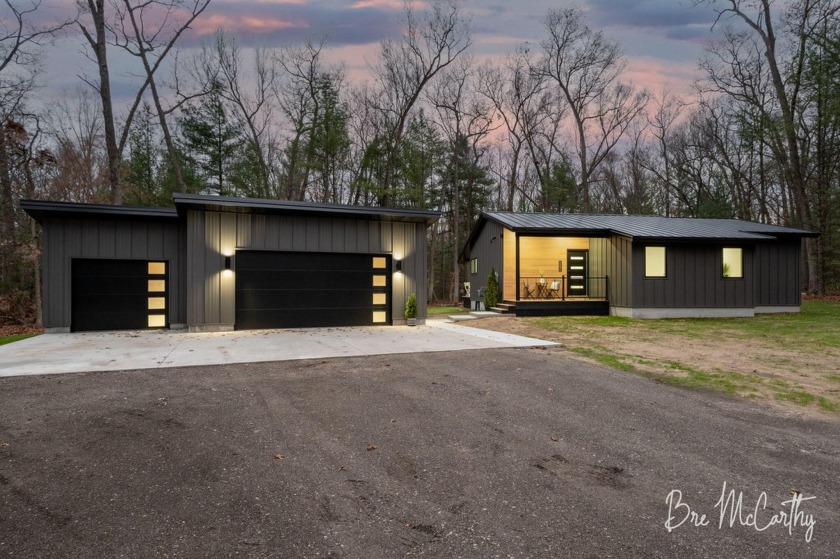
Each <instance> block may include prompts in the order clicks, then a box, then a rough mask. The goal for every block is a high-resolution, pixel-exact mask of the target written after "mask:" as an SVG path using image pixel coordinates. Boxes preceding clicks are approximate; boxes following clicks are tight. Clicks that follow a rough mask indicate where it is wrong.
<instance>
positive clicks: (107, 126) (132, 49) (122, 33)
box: [77, 0, 210, 204]
mask: <svg viewBox="0 0 840 559" xmlns="http://www.w3.org/2000/svg"><path fill="white" fill-rule="evenodd" d="M209 2H210V0H192V1H190V0H145V1H142V2H139V3H132V2H131V0H108V1H107V2H106V0H84V3H82V2H81V1H80V2H79V10H80V13H79V15H78V17H77V25H78V26H79V29H80V30H81V31H82V34H83V35H84V37H85V39H86V40H87V43H88V45H89V46H90V49H91V51H92V54H91V55H90V56H89V58H90V59H91V60H92V61H93V62H94V63H96V65H97V67H98V69H99V72H98V78H97V79H90V78H85V77H82V80H83V81H84V82H85V83H87V84H88V85H89V86H90V87H91V88H93V89H94V90H95V91H97V92H98V93H99V98H100V102H101V104H102V116H103V126H104V130H105V146H106V149H107V152H108V178H109V184H110V187H111V196H112V202H113V203H115V204H121V203H122V197H123V189H122V185H121V174H120V173H121V163H122V154H123V152H124V150H125V146H126V144H127V143H128V136H129V131H130V129H131V123H132V121H133V118H134V115H135V114H136V112H137V110H138V108H139V107H140V104H141V102H142V100H143V96H144V95H145V93H146V90H147V89H149V90H150V91H151V93H152V99H153V102H154V105H155V109H156V112H157V114H158V120H159V122H160V126H161V130H162V132H163V136H164V141H165V142H166V147H167V152H168V154H169V157H170V161H171V163H172V168H173V170H174V172H175V175H176V180H177V182H178V186H179V187H180V188H183V187H184V184H183V177H182V176H181V168H180V164H179V162H178V160H177V157H176V155H175V145H174V142H173V140H172V135H171V133H170V131H169V127H168V125H167V122H166V116H167V115H168V114H170V113H171V112H172V111H173V110H175V108H176V107H177V106H179V105H180V104H182V103H183V102H185V99H183V98H181V96H178V98H179V99H180V100H179V102H178V103H177V104H176V106H169V107H166V108H165V107H164V106H163V101H162V95H161V92H160V90H159V84H158V83H157V82H156V81H155V75H156V74H157V72H158V70H159V69H160V67H161V66H162V65H163V63H164V61H165V60H166V58H167V56H168V55H169V53H170V52H171V51H172V49H173V48H174V46H175V43H176V42H177V41H178V39H179V38H180V37H181V35H183V33H184V32H185V31H186V30H187V29H189V28H190V25H192V23H193V21H195V19H196V18H197V17H198V16H199V15H201V13H202V12H203V11H204V10H205V9H206V8H207V5H208V4H209ZM86 20H87V21H86ZM109 46H115V47H118V48H121V49H123V50H125V51H126V52H128V53H130V54H131V55H132V56H135V57H137V58H138V59H139V60H140V62H141V63H142V67H143V73H142V77H141V79H142V81H141V82H140V85H139V86H138V89H137V92H136V94H135V96H134V102H133V103H132V105H131V107H130V108H129V110H128V113H127V115H126V116H125V119H124V124H123V129H122V131H121V132H120V133H119V135H118V133H117V125H116V116H115V114H114V105H113V98H112V92H111V71H110V66H109V61H108V47H109Z"/></svg>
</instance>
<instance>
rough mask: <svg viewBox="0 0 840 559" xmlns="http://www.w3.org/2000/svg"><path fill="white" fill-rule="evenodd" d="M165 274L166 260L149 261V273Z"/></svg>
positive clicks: (153, 274) (154, 274) (151, 274)
mask: <svg viewBox="0 0 840 559" xmlns="http://www.w3.org/2000/svg"><path fill="white" fill-rule="evenodd" d="M164 274H166V262H149V275H150V276H162V275H164Z"/></svg>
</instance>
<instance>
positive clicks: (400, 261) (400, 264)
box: [397, 260, 402, 272]
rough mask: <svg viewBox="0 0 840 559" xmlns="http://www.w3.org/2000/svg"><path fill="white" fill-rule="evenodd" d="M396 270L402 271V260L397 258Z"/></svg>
mask: <svg viewBox="0 0 840 559" xmlns="http://www.w3.org/2000/svg"><path fill="white" fill-rule="evenodd" d="M397 271H398V272H402V260H397Z"/></svg>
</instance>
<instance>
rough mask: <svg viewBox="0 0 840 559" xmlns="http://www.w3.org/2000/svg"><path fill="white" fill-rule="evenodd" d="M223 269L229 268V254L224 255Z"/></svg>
mask: <svg viewBox="0 0 840 559" xmlns="http://www.w3.org/2000/svg"><path fill="white" fill-rule="evenodd" d="M225 270H230V256H225Z"/></svg>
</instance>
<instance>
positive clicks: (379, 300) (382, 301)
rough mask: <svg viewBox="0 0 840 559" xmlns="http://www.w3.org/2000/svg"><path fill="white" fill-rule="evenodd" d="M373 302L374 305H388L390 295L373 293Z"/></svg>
mask: <svg viewBox="0 0 840 559" xmlns="http://www.w3.org/2000/svg"><path fill="white" fill-rule="evenodd" d="M373 304H374V305H387V304H388V296H387V295H385V294H384V293H374V294H373Z"/></svg>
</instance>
